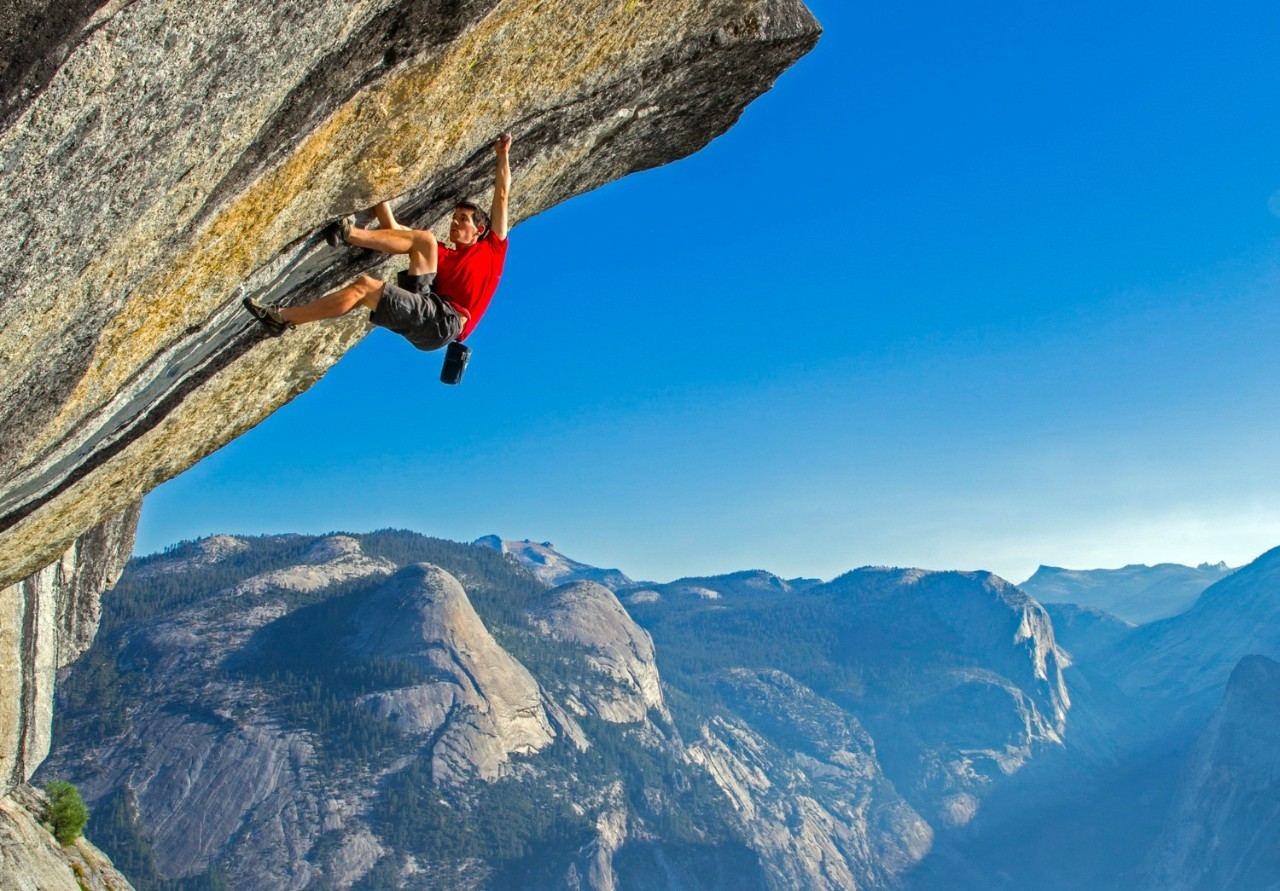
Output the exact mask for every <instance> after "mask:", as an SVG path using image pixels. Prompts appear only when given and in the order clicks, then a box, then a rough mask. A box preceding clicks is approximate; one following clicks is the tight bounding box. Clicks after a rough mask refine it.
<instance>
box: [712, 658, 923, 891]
mask: <svg viewBox="0 0 1280 891" xmlns="http://www.w3.org/2000/svg"><path fill="white" fill-rule="evenodd" d="M720 689H721V690H722V691H723V693H724V695H725V698H726V700H727V701H728V702H729V703H732V705H733V707H734V710H735V711H736V712H737V713H738V714H739V715H741V716H742V718H743V720H742V721H728V720H724V719H713V720H711V721H709V722H708V723H707V724H706V725H705V727H704V729H703V737H702V739H701V740H700V741H698V743H697V744H696V745H694V746H692V747H691V748H690V755H691V757H693V758H694V760H695V761H697V762H698V763H700V764H702V765H704V766H705V767H706V768H707V769H708V770H709V771H710V772H711V773H712V775H713V776H714V777H715V778H716V781H717V783H718V784H719V785H720V786H721V788H722V789H723V790H724V791H725V793H726V794H727V795H728V796H729V798H730V800H731V801H732V802H733V804H734V810H735V816H736V817H737V819H738V820H740V821H741V824H742V825H743V826H744V827H750V833H751V835H752V836H753V838H754V839H755V842H756V845H757V846H758V848H759V850H760V853H761V861H762V863H763V864H764V866H765V869H766V870H767V872H768V874H769V876H770V879H771V880H772V881H771V884H772V886H773V887H778V888H805V889H811V891H841V889H847V888H886V887H895V886H896V885H897V878H898V876H899V875H900V874H902V873H903V872H905V871H907V870H909V869H910V868H911V867H913V866H915V865H916V864H917V863H919V862H920V860H922V859H923V858H924V856H925V855H926V854H928V853H929V850H930V848H931V847H932V843H933V829H932V828H931V827H930V826H929V824H928V823H927V822H925V821H924V820H923V819H922V818H921V817H920V815H919V814H917V813H916V812H915V811H914V810H913V809H912V808H911V806H910V805H908V804H907V803H906V802H905V801H904V800H903V799H902V798H901V797H900V796H899V795H898V794H897V792H896V791H895V790H894V788H893V785H892V783H890V782H889V781H888V779H886V777H885V776H884V773H883V771H882V770H881V768H880V764H879V761H878V760H877V759H876V753H875V746H874V743H873V742H872V740H871V737H870V735H869V734H867V732H866V731H865V730H864V729H863V728H862V726H861V724H860V723H859V722H858V720H857V718H855V717H852V716H850V715H849V714H847V713H845V712H844V711H842V710H841V709H840V708H838V707H837V706H836V705H834V704H833V703H831V702H828V701H826V700H824V699H823V698H822V697H820V696H817V695H816V694H814V693H813V691H812V690H809V689H807V688H805V687H804V686H803V685H802V684H799V683H797V682H796V681H795V679H794V678H791V677H789V676H787V675H786V674H784V673H782V672H779V671H764V672H748V671H744V670H735V671H729V672H726V673H725V674H724V676H723V677H722V680H721V683H720Z"/></svg>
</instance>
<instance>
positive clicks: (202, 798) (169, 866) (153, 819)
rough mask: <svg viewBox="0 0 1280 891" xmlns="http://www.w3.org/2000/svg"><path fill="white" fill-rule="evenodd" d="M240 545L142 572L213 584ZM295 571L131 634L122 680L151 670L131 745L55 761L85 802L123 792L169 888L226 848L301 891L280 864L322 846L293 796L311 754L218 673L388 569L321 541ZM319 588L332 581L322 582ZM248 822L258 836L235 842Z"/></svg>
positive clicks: (274, 574)
mask: <svg viewBox="0 0 1280 891" xmlns="http://www.w3.org/2000/svg"><path fill="white" fill-rule="evenodd" d="M247 548H248V545H247V544H246V543H245V542H243V541H240V540H237V539H232V538H229V537H225V536H220V537H219V538H218V539H215V540H210V541H206V542H203V543H202V545H201V547H199V548H198V551H197V554H196V555H195V556H187V557H179V558H176V559H173V560H167V561H166V560H160V561H156V562H153V563H151V564H149V565H148V566H147V567H146V568H145V571H144V575H147V576H149V577H151V578H161V577H165V576H168V577H180V578H190V575H188V574H190V573H192V571H193V570H204V571H206V572H211V573H212V572H216V571H218V570H219V568H220V567H223V566H225V565H226V564H228V563H232V562H234V561H235V560H236V558H237V557H239V556H240V555H242V554H243V553H244V552H245V550H246V549H247ZM297 559H298V562H297V563H296V564H295V565H293V566H289V567H282V568H280V569H276V570H272V571H268V572H265V573H259V574H256V575H253V576H250V577H248V578H246V579H244V580H243V581H241V582H240V583H238V584H235V585H232V586H231V587H229V588H227V589H225V590H222V591H219V592H216V593H215V594H214V595H213V596H211V597H209V598H208V599H207V600H205V601H203V602H201V603H199V604H198V605H196V606H193V607H190V608H187V609H182V610H179V611H178V612H176V613H175V614H174V615H172V616H170V617H168V618H167V620H166V621H161V622H156V623H152V624H147V625H145V626H141V627H134V628H132V629H130V631H129V632H127V633H126V634H125V635H124V637H123V639H122V640H120V641H119V647H120V649H119V652H120V653H121V660H120V661H121V662H122V663H123V664H124V665H125V666H138V665H145V666H147V669H148V683H147V685H146V686H145V687H142V688H140V689H135V690H134V691H133V693H134V695H137V696H138V697H139V701H138V702H136V703H132V704H131V706H130V710H131V714H130V720H129V722H128V724H127V725H126V726H128V727H129V728H131V729H133V728H136V729H137V730H138V731H139V732H137V733H134V732H131V731H126V732H124V733H123V734H121V735H119V736H116V737H113V738H108V739H105V740H101V741H100V744H99V745H98V746H96V747H89V748H86V749H84V750H82V751H77V752H69V753H66V754H65V755H64V756H63V757H61V758H59V759H55V763H54V764H52V765H50V767H49V769H50V772H51V774H53V775H70V776H75V778H76V782H77V785H78V786H79V787H80V790H81V793H82V794H83V795H84V797H85V800H86V802H90V803H91V805H92V804H93V803H95V802H97V803H102V802H104V801H106V799H107V798H108V796H109V793H111V792H114V791H117V790H128V793H129V795H130V797H131V799H132V802H131V803H132V807H133V808H134V809H135V810H136V812H137V813H138V815H139V817H140V819H141V820H143V821H144V822H145V824H146V826H147V827H148V831H149V832H150V834H151V835H152V836H153V837H154V839H155V845H156V855H157V862H158V867H159V869H160V871H161V872H162V873H163V874H164V875H167V876H172V877H181V876H187V875H191V874H196V873H200V872H202V871H204V870H205V869H206V868H207V866H208V864H209V861H210V859H211V858H212V857H214V856H215V855H217V854H220V853H221V852H222V851H223V849H224V848H225V847H226V846H228V845H235V846H236V848H237V850H238V851H239V855H240V856H241V857H243V858H245V859H247V860H251V861H253V862H255V863H256V864H257V866H256V868H257V869H258V870H260V872H261V874H264V875H270V876H272V877H273V879H274V880H275V881H276V882H278V883H279V886H280V887H293V884H294V883H295V882H300V883H301V884H302V885H305V884H306V881H307V880H309V873H308V872H307V871H306V870H305V868H303V869H302V870H301V871H300V870H299V869H298V865H297V864H295V863H294V862H293V861H292V860H291V859H290V858H289V857H288V854H287V851H288V850H290V849H293V848H296V847H298V846H300V845H301V846H307V845H309V844H310V843H311V842H312V841H313V840H314V838H315V837H316V835H317V834H318V827H319V826H320V824H321V823H322V816H323V815H322V811H321V809H320V807H319V805H318V804H315V805H312V806H310V807H301V806H299V802H297V801H294V800H293V797H292V792H293V790H294V789H296V788H297V787H299V786H300V785H303V784H305V783H306V782H308V778H309V777H310V776H311V775H313V773H314V771H315V763H316V753H315V747H314V744H313V742H312V740H311V739H310V738H309V737H308V736H307V735H306V734H303V733H300V732H298V731H297V730H293V729H287V730H284V731H282V730H281V728H279V727H278V726H277V725H276V724H275V723H273V722H272V721H271V720H270V719H269V717H268V716H266V715H265V714H264V713H263V710H262V708H261V706H260V705H259V704H257V703H255V701H254V697H253V696H252V695H251V690H252V687H251V686H250V685H248V684H246V682H245V680H244V679H243V678H242V677H240V676H239V675H237V674H235V673H228V672H227V671H226V670H225V660H226V658H227V656H228V654H230V653H235V652H238V651H240V650H241V649H243V648H245V647H249V646H251V645H252V644H253V642H254V640H255V637H254V635H255V634H256V633H257V632H259V631H260V630H261V629H262V628H263V627H265V626H266V625H268V624H270V623H271V622H273V621H275V620H276V619H278V618H279V617H280V616H281V615H283V614H284V613H285V612H286V611H287V610H288V604H289V602H290V597H296V596H298V595H306V594H308V593H310V592H313V591H315V590H316V589H317V588H320V587H326V586H328V585H330V584H334V583H351V582H353V581H358V580H372V581H375V582H376V581H378V580H381V579H383V578H385V577H387V576H388V575H390V574H391V572H392V569H393V568H394V567H393V566H392V564H391V563H390V562H388V561H385V560H379V559H371V558H369V557H366V556H365V555H364V554H362V553H360V550H359V547H358V546H357V545H356V543H355V541H354V540H353V539H350V538H347V537H342V536H337V537H332V538H328V539H321V540H320V541H318V542H317V543H316V544H315V545H313V546H311V547H309V548H307V549H306V550H305V551H303V552H302V553H300V554H299V555H298V558H297ZM326 580H327V581H326ZM247 820H251V821H252V822H253V823H254V825H255V827H256V831H255V832H254V833H253V834H252V835H251V836H248V837H238V832H239V830H240V827H241V826H242V825H243V824H244V823H245V821H247Z"/></svg>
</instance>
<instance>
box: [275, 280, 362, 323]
mask: <svg viewBox="0 0 1280 891" xmlns="http://www.w3.org/2000/svg"><path fill="white" fill-rule="evenodd" d="M381 299H382V282H381V281H379V280H378V279H376V278H374V277H373V276H371V275H362V276H360V277H359V278H357V279H356V280H355V281H354V282H352V283H351V284H349V285H347V286H346V287H345V288H339V289H338V290H336V291H333V292H332V293H329V294H325V295H324V296H323V297H321V298H320V299H319V300H312V301H311V302H310V303H304V304H302V306H284V307H281V308H280V315H281V317H282V318H283V319H284V320H285V321H286V322H293V323H294V324H295V325H303V324H305V323H307V322H318V321H320V320H321V319H335V318H337V317H338V316H345V315H346V314H347V313H349V312H351V310H353V309H355V308H356V307H357V306H364V307H366V308H368V309H369V310H374V309H377V308H378V301H379V300H381Z"/></svg>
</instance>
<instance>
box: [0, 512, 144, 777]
mask: <svg viewBox="0 0 1280 891" xmlns="http://www.w3.org/2000/svg"><path fill="white" fill-rule="evenodd" d="M137 525H138V510H137V506H134V507H133V508H131V509H129V510H126V511H125V512H123V513H122V514H119V515H117V516H116V517H113V518H112V519H110V520H108V521H106V522H105V523H102V524H101V525H99V526H97V527H96V528H94V529H92V530H90V531H89V532H86V533H85V534H84V535H82V536H80V538H78V539H76V541H75V542H73V543H72V545H71V547H70V548H68V549H67V551H66V553H65V554H63V555H62V557H61V559H59V560H57V561H56V562H54V563H53V564H51V565H49V566H47V567H46V568H45V569H43V570H41V571H40V572H37V573H35V574H34V575H32V576H31V577H30V578H28V579H26V580H24V581H22V582H19V583H17V584H14V585H10V586H9V587H8V588H6V589H4V590H3V591H0V790H8V789H9V788H10V787H11V786H12V785H14V784H15V783H22V782H24V781H25V780H27V779H28V778H29V777H30V776H31V774H32V773H33V772H34V771H35V769H36V768H37V767H39V766H40V762H41V761H42V760H43V759H44V757H45V755H46V754H48V751H49V731H50V726H51V724H52V721H53V688H54V679H55V677H56V675H57V672H58V669H60V668H64V667H66V666H67V665H69V664H70V663H71V662H72V661H74V660H75V659H76V658H77V657H78V656H79V655H80V654H81V653H83V652H84V651H85V650H87V649H88V648H89V645H90V644H91V643H92V642H93V636H94V634H95V632H96V631H97V630H98V619H99V617H100V616H101V601H100V599H99V598H100V597H101V594H102V592H103V591H104V590H105V589H107V588H109V587H110V586H111V585H112V584H114V583H115V580H116V579H117V578H118V577H119V575H120V572H121V570H123V569H124V565H125V561H126V560H127V559H128V558H129V552H130V551H131V550H133V535H134V530H135V529H136V528H137Z"/></svg>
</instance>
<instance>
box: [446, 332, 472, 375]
mask: <svg viewBox="0 0 1280 891" xmlns="http://www.w3.org/2000/svg"><path fill="white" fill-rule="evenodd" d="M470 358H471V348H470V347H465V346H463V345H462V344H460V343H458V342H457V341H456V340H455V341H453V342H452V343H450V344H449V348H448V349H446V350H445V351H444V367H443V368H441V369H440V383H442V384H458V383H461V382H462V372H464V371H466V370H467V361H468V360H469V359H470Z"/></svg>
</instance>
